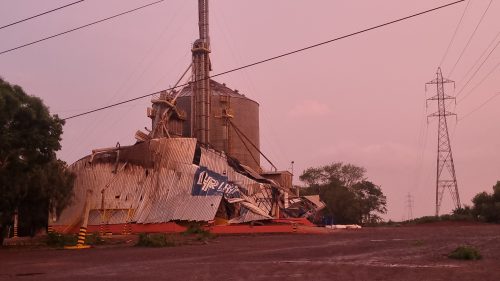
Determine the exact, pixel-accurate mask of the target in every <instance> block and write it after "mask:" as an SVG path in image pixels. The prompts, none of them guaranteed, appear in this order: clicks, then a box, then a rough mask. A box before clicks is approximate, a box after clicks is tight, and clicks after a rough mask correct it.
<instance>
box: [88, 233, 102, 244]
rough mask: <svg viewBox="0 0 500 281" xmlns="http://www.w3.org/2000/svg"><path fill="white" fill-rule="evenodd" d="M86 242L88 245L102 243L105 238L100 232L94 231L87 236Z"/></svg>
mask: <svg viewBox="0 0 500 281" xmlns="http://www.w3.org/2000/svg"><path fill="white" fill-rule="evenodd" d="M85 244H88V245H102V244H104V240H103V239H102V237H101V235H99V233H98V232H94V233H92V234H90V235H89V236H87V237H86V238H85Z"/></svg>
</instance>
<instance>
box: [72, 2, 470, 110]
mask: <svg viewBox="0 0 500 281" xmlns="http://www.w3.org/2000/svg"><path fill="white" fill-rule="evenodd" d="M464 1H466V0H459V1H455V2H451V3H448V4H445V5H442V6H439V7H436V8H432V9H429V10H425V11H422V12H419V13H416V14H412V15H410V16H406V17H403V18H399V19H397V20H393V21H389V22H386V23H383V24H379V25H376V26H372V27H370V28H366V29H363V30H360V31H357V32H354V33H350V34H347V35H343V36H340V37H337V38H334V39H331V40H327V41H323V42H321V43H317V44H314V45H310V46H307V47H304V48H301V49H297V50H294V51H290V52H287V53H284V54H281V55H277V56H274V57H271V58H268V59H264V60H260V61H257V62H254V63H251V64H247V65H244V66H240V67H237V68H233V69H231V70H227V71H224V72H221V73H218V74H215V75H212V76H210V77H207V78H205V79H211V78H214V77H217V76H222V75H225V74H228V73H231V72H235V71H239V70H242V69H245V68H249V67H253V66H256V65H259V64H263V63H266V62H269V61H273V60H277V59H280V58H283V57H286V56H289V55H293V54H296V53H300V52H304V51H306V50H309V49H313V48H316V47H319V46H322V45H326V44H329V43H333V42H335V41H339V40H342V39H346V38H349V37H353V36H355V35H359V34H362V33H365V32H368V31H371V30H375V29H379V28H381V27H385V26H388V25H391V24H394V23H397V22H401V21H404V20H408V19H411V18H414V17H417V16H421V15H424V14H427V13H430V12H434V11H437V10H440V9H443V8H446V7H449V6H452V5H456V4H458V3H461V2H464ZM195 82H196V81H195ZM187 85H189V83H185V84H182V85H178V86H177V87H172V88H168V89H164V90H162V91H158V92H155V93H151V94H146V95H143V96H138V97H135V98H132V99H128V100H124V101H121V102H117V103H114V104H110V105H107V106H103V107H100V108H96V109H93V110H90V111H87V112H83V113H79V114H76V115H72V116H69V117H66V118H63V120H69V119H73V118H76V117H80V116H83V115H87V114H90V113H94V112H97V111H101V110H105V109H108V108H111V107H115V106H118V105H122V104H125V103H129V102H132V101H136V100H139V99H143V98H146V97H150V96H153V95H156V94H159V93H161V92H163V91H170V90H173V89H175V88H180V87H184V86H187Z"/></svg>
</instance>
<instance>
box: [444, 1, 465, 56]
mask: <svg viewBox="0 0 500 281" xmlns="http://www.w3.org/2000/svg"><path fill="white" fill-rule="evenodd" d="M469 4H470V0H469V1H467V5H465V9H464V11H463V13H462V16H461V17H460V20H459V21H458V24H457V27H456V28H455V32H453V36H452V37H451V40H450V43H448V47H447V48H446V51H445V52H444V55H443V58H442V59H441V62H440V63H439V66H442V64H443V62H444V59H445V58H446V56H448V52H449V51H450V47H451V44H453V41H455V37H456V36H457V32H458V29H459V28H460V25H461V24H462V21H463V19H464V16H465V12H467V8H468V7H469Z"/></svg>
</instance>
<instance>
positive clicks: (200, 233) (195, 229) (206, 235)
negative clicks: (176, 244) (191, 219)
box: [182, 223, 215, 241]
mask: <svg viewBox="0 0 500 281" xmlns="http://www.w3.org/2000/svg"><path fill="white" fill-rule="evenodd" d="M182 234H183V235H194V236H195V239H196V240H198V241H207V240H209V239H213V238H215V234H213V233H211V232H210V231H208V230H206V229H204V228H203V227H202V226H201V225H200V224H199V223H191V224H189V225H188V226H187V229H186V231H184V232H182Z"/></svg>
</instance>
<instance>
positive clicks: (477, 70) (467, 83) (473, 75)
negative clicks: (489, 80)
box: [455, 41, 500, 97]
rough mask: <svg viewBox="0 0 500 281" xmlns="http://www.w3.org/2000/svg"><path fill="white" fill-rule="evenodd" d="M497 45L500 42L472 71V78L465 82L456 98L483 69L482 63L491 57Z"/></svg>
mask: <svg viewBox="0 0 500 281" xmlns="http://www.w3.org/2000/svg"><path fill="white" fill-rule="evenodd" d="M499 44H500V41H498V42H497V44H496V45H495V47H494V48H493V49H491V51H490V52H489V53H488V55H487V56H486V58H484V60H483V62H482V63H481V64H480V65H479V67H478V68H477V69H476V71H474V73H473V74H472V76H471V77H470V78H469V80H467V82H466V83H465V84H464V86H463V87H462V88H461V89H460V91H458V93H457V95H456V96H455V97H458V96H459V95H460V94H461V93H462V91H463V90H464V89H465V88H466V87H467V85H469V83H470V81H471V80H472V79H473V78H474V77H475V76H476V74H477V73H478V72H479V70H480V69H481V67H483V65H484V63H485V62H486V61H487V60H488V58H489V57H490V56H491V54H492V53H493V51H495V49H496V48H497V47H498V45H499Z"/></svg>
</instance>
